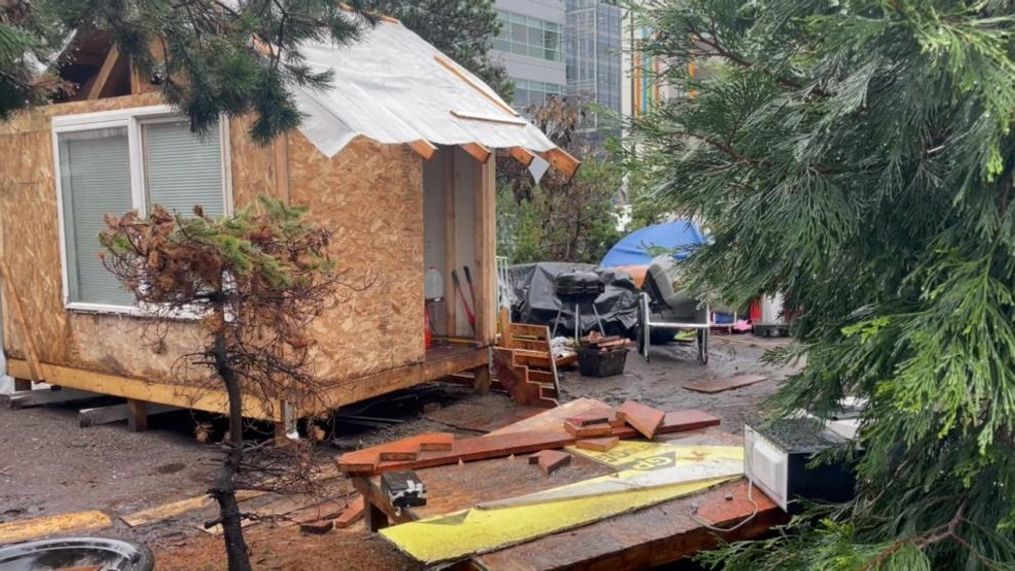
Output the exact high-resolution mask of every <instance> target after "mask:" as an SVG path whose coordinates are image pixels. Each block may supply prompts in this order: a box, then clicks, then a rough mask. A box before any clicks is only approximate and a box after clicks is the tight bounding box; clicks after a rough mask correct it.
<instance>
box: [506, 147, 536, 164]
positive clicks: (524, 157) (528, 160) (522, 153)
mask: <svg viewBox="0 0 1015 571" xmlns="http://www.w3.org/2000/svg"><path fill="white" fill-rule="evenodd" d="M508 153H510V154H511V157H512V158H513V159H514V160H516V161H518V162H519V163H521V164H522V166H523V167H527V166H529V165H531V164H532V161H533V159H535V158H536V155H535V154H534V153H533V152H532V151H530V150H528V149H523V148H521V147H511V148H510V149H508Z"/></svg>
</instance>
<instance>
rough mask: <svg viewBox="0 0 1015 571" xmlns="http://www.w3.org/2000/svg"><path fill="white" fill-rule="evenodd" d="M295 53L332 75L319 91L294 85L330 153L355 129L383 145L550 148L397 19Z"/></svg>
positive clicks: (314, 133) (310, 129) (319, 143)
mask: <svg viewBox="0 0 1015 571" xmlns="http://www.w3.org/2000/svg"><path fill="white" fill-rule="evenodd" d="M300 51H301V53H302V54H303V55H304V56H305V58H306V61H305V63H306V64H307V65H308V66H309V67H310V68H311V69H312V70H313V71H315V72H322V71H328V70H330V71H331V72H332V73H333V74H334V80H333V81H332V82H331V85H330V86H329V87H327V88H325V89H322V90H315V89H312V88H305V87H301V88H297V89H296V99H297V104H298V106H299V109H300V111H302V112H303V113H304V114H305V115H306V116H305V117H304V119H303V124H302V126H301V127H300V131H301V132H302V133H303V134H304V135H305V136H306V137H307V138H308V139H309V140H310V141H311V142H312V143H313V144H314V145H315V146H316V147H317V148H318V149H319V150H320V151H321V152H322V153H324V154H325V155H327V156H329V157H331V156H334V155H335V154H336V153H338V152H339V151H341V150H342V148H343V147H345V145H347V144H348V143H349V141H351V140H352V139H353V138H354V137H356V136H357V135H363V136H366V137H369V138H370V139H373V140H375V141H377V142H379V143H388V144H401V143H410V142H413V141H418V140H420V139H425V140H427V141H430V142H431V143H434V144H439V145H462V144H467V143H479V144H481V145H483V146H485V147H487V148H508V147H522V148H524V149H528V150H530V151H534V152H544V151H549V150H551V149H553V148H555V147H556V145H554V144H553V142H551V141H550V140H549V139H548V138H547V137H546V135H544V134H543V133H542V132H541V131H540V130H539V129H537V128H536V127H535V126H533V125H532V124H531V123H529V122H528V121H527V120H525V119H524V118H523V117H519V116H517V114H516V113H514V112H509V111H508V110H509V109H510V107H509V106H508V105H507V103H505V102H504V101H503V100H502V99H501V98H500V97H499V96H498V95H497V94H496V93H495V92H494V91H493V90H492V89H491V88H490V87H489V86H488V85H486V84H485V83H484V82H483V81H482V80H481V79H479V78H478V77H476V76H475V75H473V74H472V73H470V72H469V71H468V70H466V69H465V68H463V67H461V66H459V65H458V64H456V63H454V62H453V61H452V60H451V59H450V58H447V57H446V56H444V55H443V54H441V52H440V51H439V50H438V49H437V48H435V47H433V46H432V45H430V44H429V43H427V42H426V41H425V40H423V38H421V37H419V36H417V35H416V34H415V33H414V32H412V31H410V30H409V29H408V28H406V27H405V26H403V25H402V24H400V23H397V22H395V21H388V19H383V20H381V21H379V22H377V24H376V26H373V27H371V26H364V29H363V31H362V33H361V37H360V39H359V40H358V41H354V42H352V43H350V44H346V45H336V44H334V43H331V42H308V43H306V44H304V45H302V46H301V47H300ZM442 62H443V63H442ZM449 67H450V68H451V69H449ZM452 69H454V70H455V71H452ZM456 72H457V73H458V74H460V76H459V75H456ZM463 78H464V79H463ZM476 117H478V119H477V118H476Z"/></svg>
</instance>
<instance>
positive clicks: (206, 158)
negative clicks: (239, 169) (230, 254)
mask: <svg viewBox="0 0 1015 571" xmlns="http://www.w3.org/2000/svg"><path fill="white" fill-rule="evenodd" d="M141 130H142V137H143V141H144V143H143V149H144V161H145V179H146V183H147V184H146V187H147V196H148V204H149V205H151V206H154V205H155V204H161V205H162V206H164V207H165V208H167V209H168V210H170V211H175V212H177V213H179V214H183V215H190V214H192V213H193V211H194V205H195V204H200V205H201V207H202V208H203V209H204V212H205V214H207V215H208V216H211V217H217V216H222V215H224V214H225V194H224V192H223V186H222V185H223V181H222V144H221V141H220V139H221V137H220V135H219V130H218V128H217V127H212V128H211V129H209V130H208V132H207V133H206V134H205V135H204V136H199V135H196V134H194V133H191V132H190V126H189V125H188V124H187V122H186V121H173V122H170V123H148V124H144V125H142V127H141Z"/></svg>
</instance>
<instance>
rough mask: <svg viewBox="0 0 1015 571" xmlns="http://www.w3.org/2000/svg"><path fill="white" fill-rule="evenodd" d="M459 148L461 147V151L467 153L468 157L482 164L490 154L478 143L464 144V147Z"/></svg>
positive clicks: (488, 150)
mask: <svg viewBox="0 0 1015 571" xmlns="http://www.w3.org/2000/svg"><path fill="white" fill-rule="evenodd" d="M460 146H461V147H462V150H463V151H465V152H466V153H469V155H471V156H472V158H474V159H476V160H477V161H479V162H481V163H484V164H485V163H486V160H487V159H489V158H490V155H491V154H492V153H491V152H490V149H488V148H486V147H484V146H483V145H480V144H479V143H465V144H464V145H460Z"/></svg>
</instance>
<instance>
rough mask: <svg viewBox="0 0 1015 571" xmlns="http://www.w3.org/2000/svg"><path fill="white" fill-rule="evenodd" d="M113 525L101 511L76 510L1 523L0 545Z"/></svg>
mask: <svg viewBox="0 0 1015 571" xmlns="http://www.w3.org/2000/svg"><path fill="white" fill-rule="evenodd" d="M112 525H113V521H112V520H110V519H109V516H108V515H106V514H104V513H102V512H100V511H87V512H74V513H66V514H60V515H55V516H46V517H38V518H33V519H23V520H16V521H11V522H7V523H0V545H4V544H8V543H16V542H18V541H25V540H28V539H35V538H37V537H45V536H47V535H55V534H59V533H69V532H75V533H80V532H84V531H95V530H98V529H105V528H107V527H110V526H112Z"/></svg>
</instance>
